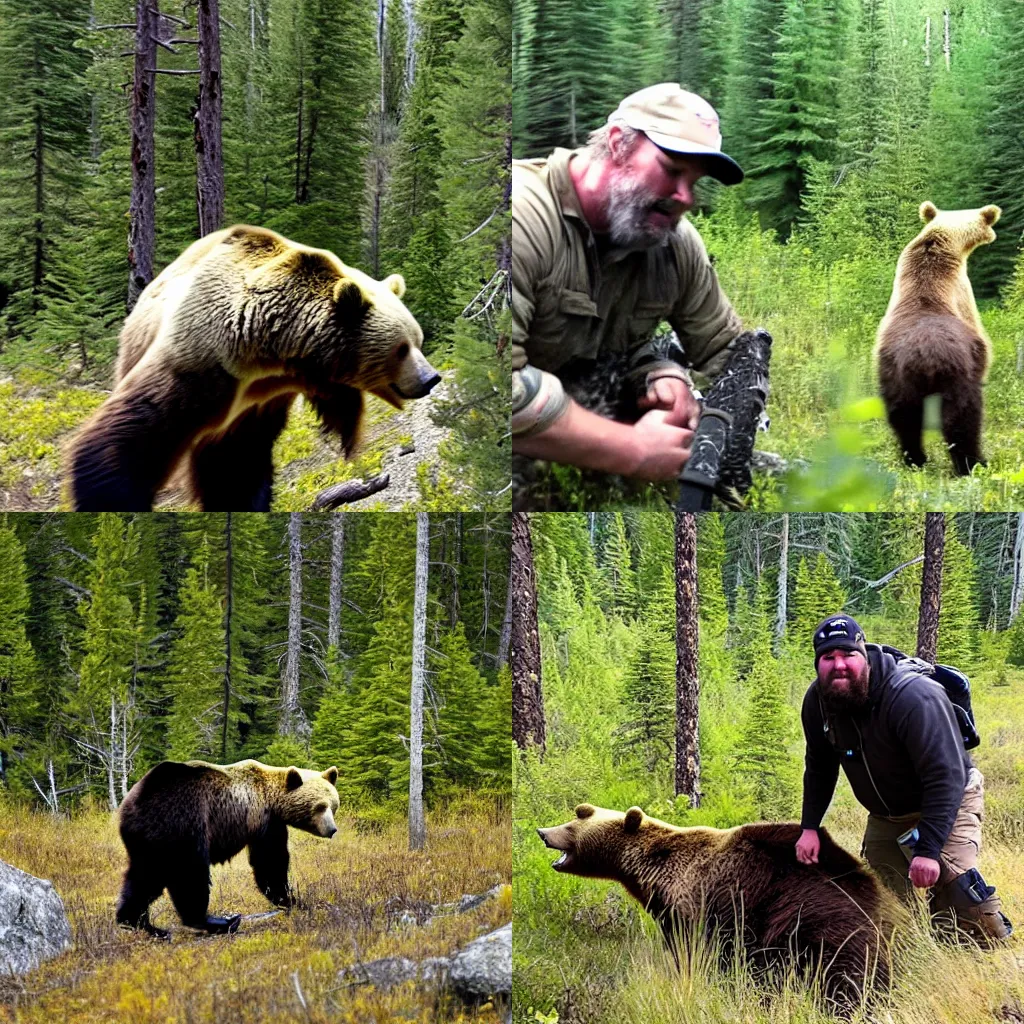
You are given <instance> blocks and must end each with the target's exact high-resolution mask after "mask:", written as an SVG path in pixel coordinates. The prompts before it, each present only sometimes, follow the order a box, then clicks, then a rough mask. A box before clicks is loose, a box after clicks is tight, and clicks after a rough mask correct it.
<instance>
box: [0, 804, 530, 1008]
mask: <svg viewBox="0 0 1024 1024" xmlns="http://www.w3.org/2000/svg"><path fill="white" fill-rule="evenodd" d="M357 824H358V819H357V817H355V816H346V815H344V814H342V815H340V816H339V826H340V830H339V832H338V834H337V835H336V836H335V837H334V838H333V839H332V840H331V841H330V842H327V841H325V840H319V839H316V838H315V837H313V836H309V835H305V834H303V833H299V832H296V831H295V830H293V829H289V840H290V848H291V854H292V861H291V879H292V883H293V885H294V886H295V887H296V888H297V891H298V896H299V905H298V906H297V907H296V908H295V909H293V910H292V911H291V912H290V913H288V914H279V915H277V916H275V917H272V918H270V919H266V920H261V921H252V922H249V921H244V920H243V922H242V925H241V928H240V929H239V931H238V933H237V934H236V935H234V936H200V935H198V934H197V933H194V932H191V931H190V930H189V929H186V928H184V927H183V926H182V925H181V924H180V922H179V921H178V919H177V916H176V915H175V913H174V910H173V908H172V907H171V905H170V902H169V901H168V899H167V897H166V895H165V896H162V897H161V898H160V899H159V900H158V901H157V902H156V903H155V904H154V906H153V920H154V921H155V922H156V923H157V924H159V925H161V926H163V927H168V928H170V929H172V932H173V934H172V938H171V941H169V942H160V941H155V940H152V939H149V938H147V937H145V936H143V935H142V934H141V933H136V932H128V931H124V930H122V929H119V928H118V927H117V926H116V925H115V923H114V902H115V899H116V896H117V892H118V889H119V886H120V876H121V872H122V871H123V869H124V864H125V857H124V849H123V847H122V845H121V842H120V839H119V837H118V834H117V829H116V822H115V819H114V816H113V815H111V814H109V813H105V812H103V811H91V812H85V813H80V814H77V815H75V816H73V817H72V818H71V819H70V820H69V819H66V818H55V817H53V816H51V815H49V814H39V813H33V812H29V811H26V810H24V809H20V808H16V807H0V858H2V859H3V860H4V861H6V862H8V863H10V864H13V865H15V866H16V867H19V868H21V869H23V870H25V871H28V872H30V873H32V874H34V875H37V876H39V877H41V878H47V879H49V880H50V881H52V882H53V884H54V887H55V888H56V890H57V892H58V893H59V894H60V896H61V898H62V899H63V900H64V905H65V908H66V910H67V912H68V915H69V917H70V919H71V926H72V932H73V941H74V948H73V949H72V950H71V951H70V952H68V953H65V954H64V955H63V956H60V957H58V958H56V959H54V960H51V961H49V962H48V963H45V964H43V965H42V966H41V967H40V968H39V969H37V970H36V971H34V972H32V973H31V974H29V975H27V976H26V977H24V978H7V979H2V980H0V1020H2V1021H10V1022H19V1024H22V1022H23V1024H35V1022H38V1024H43V1022H46V1024H49V1022H51V1021H69V1022H70V1021H74V1022H75V1024H99V1022H117V1024H158V1022H159V1024H170V1022H172V1021H173V1022H180V1024H186V1022H187V1024H252V1022H253V1021H260V1022H261V1024H264V1022H266V1024H270V1022H303V1024H326V1022H328V1021H330V1022H332V1024H335V1022H350V1024H369V1022H370V1021H377V1022H384V1021H393V1020H394V1021H397V1020H401V1021H421V1022H424V1024H426V1022H432V1021H451V1022H453V1024H454V1022H463V1021H465V1022H468V1021H478V1022H480V1024H495V1022H496V1021H497V1020H498V1017H497V1015H496V1013H495V1012H494V1010H493V1008H491V1007H489V1006H485V1007H483V1008H481V1010H480V1011H479V1012H478V1013H477V1012H476V1011H470V1010H468V1009H465V1008H464V1007H462V1006H461V1004H460V1005H455V1004H452V1003H449V1002H447V1001H442V1002H441V1003H440V1004H436V1005H435V997H434V995H433V994H432V993H431V992H429V991H426V990H418V989H417V988H415V986H412V985H406V986H403V987H401V988H398V989H395V990H393V991H392V992H387V993H386V992H377V991H376V990H374V989H373V988H371V987H368V986H360V987H355V988H349V987H348V986H347V985H345V984H343V983H340V982H339V981H338V978H337V972H338V971H339V970H340V969H341V968H343V967H347V966H350V965H352V964H354V963H356V962H358V961H360V960H362V961H367V960H373V959H376V958H378V957H388V956H406V957H410V958H412V959H422V958H424V957H427V956H447V955H450V954H451V953H453V952H454V951H455V950H456V949H458V948H459V947H461V946H463V945H465V944H466V943H467V942H469V941H471V940H472V939H474V938H476V937H477V936H479V935H480V934H482V933H484V932H486V931H490V930H492V929H494V928H497V927H500V926H501V925H502V924H505V923H506V922H507V921H508V920H509V916H510V911H511V905H510V899H509V897H508V894H507V892H508V891H507V890H506V895H505V896H503V897H499V898H498V899H496V900H491V901H489V902H488V903H485V904H484V905H482V906H481V907H479V908H477V909H476V910H474V911H471V912H469V913H466V914H458V915H452V916H444V917H437V918H435V919H434V920H433V921H432V922H430V923H429V924H427V925H425V926H422V927H415V926H403V925H400V924H397V923H395V920H394V915H391V914H389V913H388V911H387V909H386V907H387V906H403V905H407V904H413V903H415V902H416V901H426V902H428V903H442V902H450V901H453V900H457V899H458V898H459V897H460V896H461V895H463V894H464V893H479V892H484V891H486V890H488V889H489V888H491V887H492V886H494V885H495V884H498V883H505V884H507V883H508V882H509V881H510V877H511V865H510V862H509V847H508V819H507V815H506V814H504V813H501V812H498V811H496V810H494V809H491V808H489V807H488V805H487V804H486V802H484V801H472V800H466V801H463V802H462V803H461V804H460V805H459V806H454V805H453V806H452V807H451V808H450V809H449V810H447V811H443V812H439V813H438V814H436V815H431V816H430V817H429V819H428V832H427V837H428V846H427V850H426V851H425V852H424V853H409V852H408V851H407V849H406V846H407V839H406V833H405V829H404V823H403V822H401V821H396V820H392V821H390V822H388V823H387V824H386V825H382V826H381V827H380V829H379V830H377V829H374V830H373V831H372V832H370V833H368V834H360V832H359V831H357V829H356V828H355V826H356V825H357ZM388 901H391V902H390V903H389V902H388ZM210 906H211V911H212V912H214V913H218V912H220V913H224V912H241V913H244V914H250V913H260V912H262V911H266V910H268V909H271V908H270V907H269V905H268V904H267V902H266V900H265V899H263V897H262V896H261V895H260V893H259V892H258V891H257V890H256V887H255V885H254V883H253V880H252V872H251V870H250V868H249V865H248V861H247V859H246V857H245V855H244V854H242V855H240V856H239V857H236V858H235V859H234V860H233V861H231V863H230V864H227V865H224V866H220V867H214V869H213V892H212V896H211V903H210ZM298 991H301V993H302V998H303V999H304V1000H305V1003H306V1008H305V1009H304V1008H303V1006H302V1005H301V1003H300V1001H299V996H298Z"/></svg>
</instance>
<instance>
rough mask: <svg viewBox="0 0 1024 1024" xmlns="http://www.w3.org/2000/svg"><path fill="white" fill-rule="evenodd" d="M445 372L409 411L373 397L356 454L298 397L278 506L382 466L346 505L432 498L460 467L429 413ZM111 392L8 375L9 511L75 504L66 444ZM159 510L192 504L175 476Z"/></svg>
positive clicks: (0, 393) (3, 469)
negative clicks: (66, 476)
mask: <svg viewBox="0 0 1024 1024" xmlns="http://www.w3.org/2000/svg"><path fill="white" fill-rule="evenodd" d="M443 376H444V380H443V381H442V383H441V384H439V385H438V386H437V388H435V389H434V392H433V393H432V395H431V397H430V398H428V399H426V400H420V401H415V402H408V403H406V406H405V408H404V409H403V410H402V411H398V410H397V409H395V408H393V407H392V406H390V405H388V404H387V403H385V402H383V401H381V400H380V399H378V398H376V397H374V396H372V395H368V396H367V397H366V411H365V416H364V423H363V436H362V443H361V444H360V447H359V450H358V452H357V454H356V457H355V458H354V459H352V460H351V461H347V460H346V459H345V458H344V457H343V456H342V455H341V452H340V446H339V444H338V442H337V440H336V439H334V438H326V437H325V436H324V435H323V433H322V432H321V430H320V427H319V423H318V420H317V418H316V416H315V415H314V414H313V412H312V410H311V409H309V408H308V407H307V406H305V404H304V403H301V402H299V403H296V406H295V407H294V408H293V410H292V414H291V416H290V418H289V422H288V426H287V428H286V429H285V431H284V433H282V435H281V437H280V438H279V439H278V441H277V444H276V445H275V447H274V464H275V466H277V469H278V473H277V480H276V485H275V497H274V511H282V512H283V511H300V510H304V509H308V508H310V507H311V505H312V502H313V499H314V498H315V497H316V495H317V494H318V493H319V492H320V491H321V490H323V489H324V488H326V487H331V486H333V485H334V484H339V483H343V482H345V481H346V480H354V479H358V478H362V479H366V478H367V477H371V476H376V475H377V474H379V473H381V472H386V473H388V474H389V476H390V483H389V486H388V487H387V488H385V489H384V490H383V491H380V492H378V493H377V494H375V495H373V496H372V497H370V498H365V499H363V500H362V501H359V502H353V503H352V504H351V505H345V506H342V508H354V509H358V510H359V511H389V512H390V511H398V510H400V509H402V508H414V507H415V506H416V505H417V504H418V503H419V502H420V501H421V500H422V499H423V495H422V494H421V486H420V483H421V479H423V480H424V482H425V483H426V484H427V486H431V485H435V484H437V483H438V482H443V483H444V484H446V485H448V486H452V485H453V480H452V477H453V474H452V473H450V472H449V473H446V472H445V470H444V468H443V466H442V465H441V462H440V455H439V449H440V447H441V444H442V442H443V441H444V440H445V438H446V437H447V435H448V431H447V430H446V429H444V428H442V427H439V426H437V425H436V424H435V423H434V422H433V420H432V419H431V416H430V411H431V408H432V407H433V405H434V403H435V402H436V401H437V399H438V398H439V397H444V396H445V394H446V393H447V391H448V389H450V388H451V386H452V379H453V371H451V370H448V371H445V372H444V374H443ZM108 395H109V392H108V391H103V390H100V389H98V388H88V387H74V386H68V385H67V384H63V383H57V382H54V381H53V380H52V379H51V378H49V377H46V376H44V375H42V374H39V373H38V372H35V371H26V372H24V373H21V374H19V375H18V376H17V377H16V378H15V377H7V378H4V379H2V380H0V510H3V511H17V512H27V511H58V510H66V509H67V508H68V504H67V496H66V495H65V494H64V490H63V468H64V460H65V452H66V448H67V446H68V444H69V443H70V441H71V439H72V438H73V437H74V433H75V430H76V429H77V428H78V427H79V426H80V424H81V423H83V422H84V421H85V419H86V418H88V416H89V415H90V414H91V413H92V412H93V411H94V410H95V409H96V408H98V407H99V405H100V404H101V403H102V402H103V401H104V400H105V399H106V397H107V396H108ZM421 467H422V468H421ZM456 489H457V487H456ZM157 507H158V509H159V510H160V511H164V512H168V511H180V510H182V509H186V508H188V505H187V504H186V498H185V495H184V493H183V492H182V491H180V490H178V489H175V487H174V486H173V482H172V486H170V487H168V488H167V489H165V490H164V491H163V492H161V494H160V495H158V498H157Z"/></svg>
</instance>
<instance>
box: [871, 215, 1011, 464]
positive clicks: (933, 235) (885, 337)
mask: <svg viewBox="0 0 1024 1024" xmlns="http://www.w3.org/2000/svg"><path fill="white" fill-rule="evenodd" d="M1000 212H1001V211H1000V209H999V207H998V206H984V207H982V208H981V209H980V210H952V211H950V210H939V209H937V208H936V207H935V205H934V204H933V203H930V202H925V203H922V204H921V210H920V213H921V220H923V221H924V225H925V226H924V228H923V229H922V230H921V233H920V234H919V235H918V236H917V237H916V238H915V239H914V240H913V241H912V242H911V243H910V244H909V245H908V246H907V247H906V248H905V249H904V250H903V252H902V254H901V255H900V258H899V262H898V263H897V265H896V280H895V283H894V284H893V289H892V298H891V299H890V300H889V307H888V309H887V310H886V312H885V316H884V317H883V318H882V322H881V323H880V324H879V325H878V335H877V339H876V345H875V358H876V362H877V369H878V380H879V385H880V388H881V392H882V398H883V400H884V401H885V408H886V412H887V414H888V418H889V425H890V426H891V427H892V429H893V431H894V432H895V434H896V437H897V439H898V440H899V443H900V447H901V448H902V451H903V457H904V459H905V461H906V462H907V464H908V465H911V466H923V465H924V462H925V453H924V448H923V446H922V443H921V433H922V430H923V426H924V400H925V398H926V397H927V396H928V395H941V396H942V433H943V437H944V438H945V440H946V444H947V445H948V446H949V453H950V456H951V457H952V459H953V468H954V470H955V472H956V473H957V474H958V475H960V476H963V475H965V474H967V473H970V471H971V470H972V469H973V468H974V466H976V465H978V464H979V463H981V464H982V465H984V459H983V458H982V453H981V420H982V395H981V385H982V384H983V383H984V380H985V375H986V373H987V372H988V366H989V362H990V361H991V358H992V344H991V342H990V341H989V338H988V335H987V334H986V333H985V329H984V328H983V327H982V325H981V320H980V318H979V317H978V308H977V306H976V305H975V303H974V292H973V291H972V290H971V282H970V280H969V279H968V277H967V257H968V256H970V254H971V253H972V252H973V251H974V249H976V248H977V247H978V246H979V245H985V244H987V243H989V242H991V241H993V240H994V239H995V237H996V233H995V232H994V231H993V230H992V225H993V224H995V223H996V221H997V220H999V214H1000Z"/></svg>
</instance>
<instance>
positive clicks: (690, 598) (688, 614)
mask: <svg viewBox="0 0 1024 1024" xmlns="http://www.w3.org/2000/svg"><path fill="white" fill-rule="evenodd" d="M697 610H698V605H697V519H696V517H695V516H694V514H693V513H692V512H677V513H676V780H675V781H676V796H679V795H680V794H685V795H686V796H687V797H688V798H689V800H690V806H691V807H700V735H699V721H700V679H699V677H698V674H697V643H698V634H697Z"/></svg>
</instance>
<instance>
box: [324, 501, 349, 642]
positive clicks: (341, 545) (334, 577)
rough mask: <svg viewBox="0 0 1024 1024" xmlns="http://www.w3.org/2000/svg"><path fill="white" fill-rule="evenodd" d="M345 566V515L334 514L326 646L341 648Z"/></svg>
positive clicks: (341, 513)
mask: <svg viewBox="0 0 1024 1024" xmlns="http://www.w3.org/2000/svg"><path fill="white" fill-rule="evenodd" d="M344 565H345V513H344V512H335V513H334V519H333V520H332V521H331V592H330V595H329V598H328V607H327V646H328V647H333V648H334V649H335V650H338V649H339V648H340V646H341V579H342V570H343V569H344Z"/></svg>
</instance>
